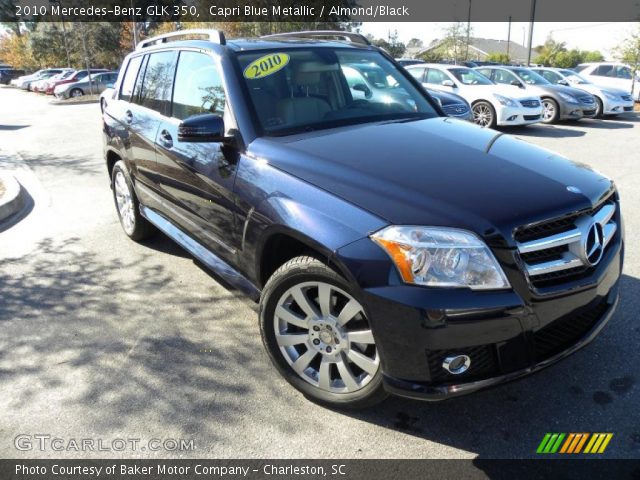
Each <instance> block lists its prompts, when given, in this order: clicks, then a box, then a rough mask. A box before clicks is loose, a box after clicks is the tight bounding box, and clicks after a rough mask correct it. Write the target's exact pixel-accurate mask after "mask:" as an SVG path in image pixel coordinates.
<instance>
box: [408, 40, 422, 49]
mask: <svg viewBox="0 0 640 480" xmlns="http://www.w3.org/2000/svg"><path fill="white" fill-rule="evenodd" d="M423 46H424V42H423V41H422V40H420V39H419V38H412V39H411V40H409V42H407V48H422V47H423Z"/></svg>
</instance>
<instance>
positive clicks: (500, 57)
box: [487, 52, 511, 65]
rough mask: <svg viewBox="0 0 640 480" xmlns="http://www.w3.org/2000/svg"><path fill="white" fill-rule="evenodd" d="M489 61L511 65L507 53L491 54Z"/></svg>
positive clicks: (488, 57)
mask: <svg viewBox="0 0 640 480" xmlns="http://www.w3.org/2000/svg"><path fill="white" fill-rule="evenodd" d="M487 61H488V62H496V63H500V64H502V65H508V64H509V63H511V59H510V58H509V55H507V54H506V53H499V52H493V53H490V54H489V55H488V56H487Z"/></svg>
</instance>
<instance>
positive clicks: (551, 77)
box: [536, 70, 562, 83]
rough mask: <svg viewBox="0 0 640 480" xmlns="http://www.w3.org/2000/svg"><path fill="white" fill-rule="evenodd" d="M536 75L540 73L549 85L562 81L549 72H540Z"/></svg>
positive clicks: (559, 77)
mask: <svg viewBox="0 0 640 480" xmlns="http://www.w3.org/2000/svg"><path fill="white" fill-rule="evenodd" d="M536 73H540V74H541V75H542V76H543V77H544V78H545V79H546V80H548V81H550V82H551V83H558V82H559V81H560V80H562V77H561V76H560V75H558V74H557V73H556V72H552V71H550V70H542V71H541V72H536Z"/></svg>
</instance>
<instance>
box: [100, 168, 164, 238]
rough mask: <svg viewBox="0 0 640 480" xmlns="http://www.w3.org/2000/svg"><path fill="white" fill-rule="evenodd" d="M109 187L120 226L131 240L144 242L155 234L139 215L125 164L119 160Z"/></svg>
mask: <svg viewBox="0 0 640 480" xmlns="http://www.w3.org/2000/svg"><path fill="white" fill-rule="evenodd" d="M111 186H112V190H113V201H114V204H115V206H116V212H117V213H118V218H119V219H120V226H121V227H122V229H123V230H124V233H126V234H127V236H128V237H129V238H130V239H131V240H135V241H136V242H138V241H140V240H144V239H145V238H148V237H150V236H151V235H152V234H153V233H155V228H154V227H153V225H151V224H150V223H149V221H148V220H147V219H146V218H144V217H143V216H142V215H141V214H140V202H138V197H136V193H135V190H134V189H133V184H132V183H131V177H130V175H129V172H128V171H127V167H126V165H125V163H124V162H123V161H122V160H120V161H118V162H116V164H115V165H114V166H113V170H112V173H111Z"/></svg>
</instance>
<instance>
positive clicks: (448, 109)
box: [442, 103, 469, 116]
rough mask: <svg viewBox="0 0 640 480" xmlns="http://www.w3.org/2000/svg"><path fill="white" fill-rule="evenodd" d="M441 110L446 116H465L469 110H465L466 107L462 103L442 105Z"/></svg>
mask: <svg viewBox="0 0 640 480" xmlns="http://www.w3.org/2000/svg"><path fill="white" fill-rule="evenodd" d="M442 110H444V113H446V114H447V115H453V116H459V115H466V114H467V113H469V109H468V108H467V106H466V105H464V104H462V103H454V104H451V105H443V107H442Z"/></svg>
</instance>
